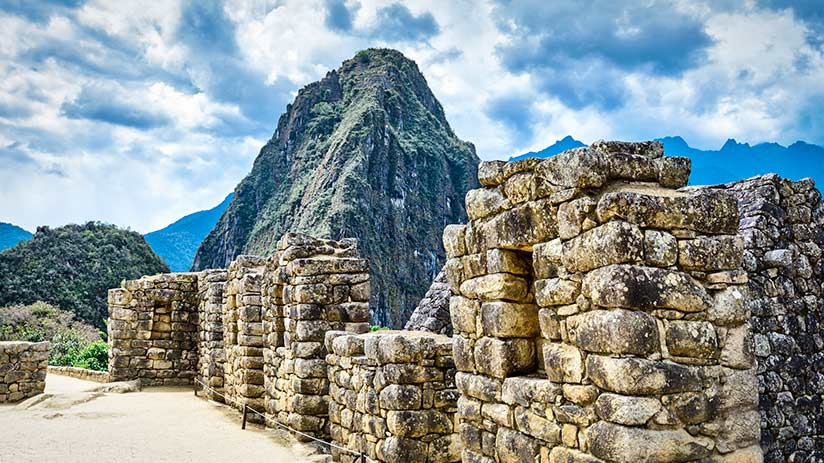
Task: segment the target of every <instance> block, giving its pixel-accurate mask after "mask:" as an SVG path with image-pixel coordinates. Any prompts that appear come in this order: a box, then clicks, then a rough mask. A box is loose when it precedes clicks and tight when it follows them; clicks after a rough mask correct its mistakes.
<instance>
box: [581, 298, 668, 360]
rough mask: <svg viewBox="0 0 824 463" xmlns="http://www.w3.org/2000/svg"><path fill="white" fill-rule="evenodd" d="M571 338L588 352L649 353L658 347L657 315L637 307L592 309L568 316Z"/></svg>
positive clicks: (655, 350)
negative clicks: (635, 308) (639, 309)
mask: <svg viewBox="0 0 824 463" xmlns="http://www.w3.org/2000/svg"><path fill="white" fill-rule="evenodd" d="M566 323H567V333H568V334H569V339H570V342H572V343H573V344H575V345H576V346H578V347H580V348H581V349H584V350H586V351H588V352H595V353H601V354H635V355H648V354H651V353H653V352H657V351H658V348H659V341H658V326H657V324H656V322H655V319H654V318H653V317H652V316H650V315H648V314H646V313H644V312H639V311H635V310H625V309H613V310H592V311H588V312H584V313H581V314H578V315H573V316H571V317H568V318H567V319H566Z"/></svg>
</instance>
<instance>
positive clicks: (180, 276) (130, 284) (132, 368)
mask: <svg viewBox="0 0 824 463" xmlns="http://www.w3.org/2000/svg"><path fill="white" fill-rule="evenodd" d="M197 311H198V288H197V274H195V273H171V274H163V275H155V276H150V277H143V278H141V279H139V280H130V281H126V282H125V283H124V284H123V287H122V288H115V289H110V290H109V323H108V334H109V378H110V380H111V381H125V380H133V379H140V380H141V382H142V383H143V384H146V385H177V384H191V382H192V378H194V377H195V375H196V370H197V363H198V358H197V355H198V315H197Z"/></svg>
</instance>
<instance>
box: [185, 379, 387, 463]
mask: <svg viewBox="0 0 824 463" xmlns="http://www.w3.org/2000/svg"><path fill="white" fill-rule="evenodd" d="M194 380H195V382H196V383H198V384H200V385H201V386H203V388H204V389H208V390H209V391H211V392H212V393H213V394H215V395H218V396H220V397H222V398H223V400H224V402H228V403H230V404H233V405H235V406H237V407H239V408H241V409H243V408H244V407H245V408H246V409H247V410H248V411H250V412H252V413H254V414H255V415H258V416H260V417H261V418H263V422H264V423H274V424H276V425H278V426H280V427H281V428H283V429H286V430H288V431H290V432H293V433H295V434H298V435H300V436H303V437H306V438H307V439H311V440H313V441H315V442H320V443H321V444H324V445H326V446H329V447H332V448H336V449H338V450H341V451H343V452H346V453H350V454H352V455H355V456H357V457H359V458H360V461H362V462H364V463H365V462H367V461H371V460H370V459H368V458H367V457H366V455H364V454H363V453H362V452H356V451H354V450H352V449H349V448H346V447H341V446H340V445H337V444H335V443H334V442H327V441H325V440H323V439H318V438H317V437H315V436H311V435H309V434H306V433H304V432H301V431H298V430H297V429H294V428H292V427H289V426H287V425H285V424H283V423H281V422H279V421H276V420H273V419H271V418H268V417H266V415H264V414H263V413H260V412H259V411H257V410H255V409H254V408H252V407H250V406H248V405H246V404H242V403H240V402H237V401H235V400H232V399H230V398H228V397H226V396H225V395H223V394H221V393H220V392H218V391H216V390H215V389H213V388H212V387H210V386H209V385H207V384H206V383H204V382H203V381H201V380H199V379H197V378H194Z"/></svg>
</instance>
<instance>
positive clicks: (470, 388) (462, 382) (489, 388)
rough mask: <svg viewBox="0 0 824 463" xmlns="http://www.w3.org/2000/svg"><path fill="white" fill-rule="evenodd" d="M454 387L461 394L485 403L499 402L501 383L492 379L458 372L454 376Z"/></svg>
mask: <svg viewBox="0 0 824 463" xmlns="http://www.w3.org/2000/svg"><path fill="white" fill-rule="evenodd" d="M455 385H456V386H457V387H458V390H459V391H461V394H464V395H468V396H470V397H474V398H476V399H480V400H483V401H485V402H498V401H500V400H501V390H502V388H503V382H502V381H500V380H497V379H494V378H488V377H486V376H481V375H473V374H469V373H462V372H459V373H457V374H455Z"/></svg>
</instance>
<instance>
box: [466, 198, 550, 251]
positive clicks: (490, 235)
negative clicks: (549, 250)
mask: <svg viewBox="0 0 824 463" xmlns="http://www.w3.org/2000/svg"><path fill="white" fill-rule="evenodd" d="M479 233H480V235H481V236H483V237H484V238H483V239H484V241H483V243H482V244H481V246H480V247H481V248H482V249H491V248H503V249H515V250H524V251H529V250H531V247H532V245H533V244H537V243H542V242H545V241H549V240H550V239H553V238H555V237H556V236H557V235H558V224H557V222H556V218H555V208H554V207H553V206H552V205H551V203H549V202H548V201H546V200H539V201H529V202H527V203H524V204H521V205H518V206H516V207H513V208H512V209H510V210H507V211H503V212H501V213H500V214H498V215H496V216H494V217H492V218H490V219H487V220H485V221H481V222H480V225H479Z"/></svg>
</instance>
